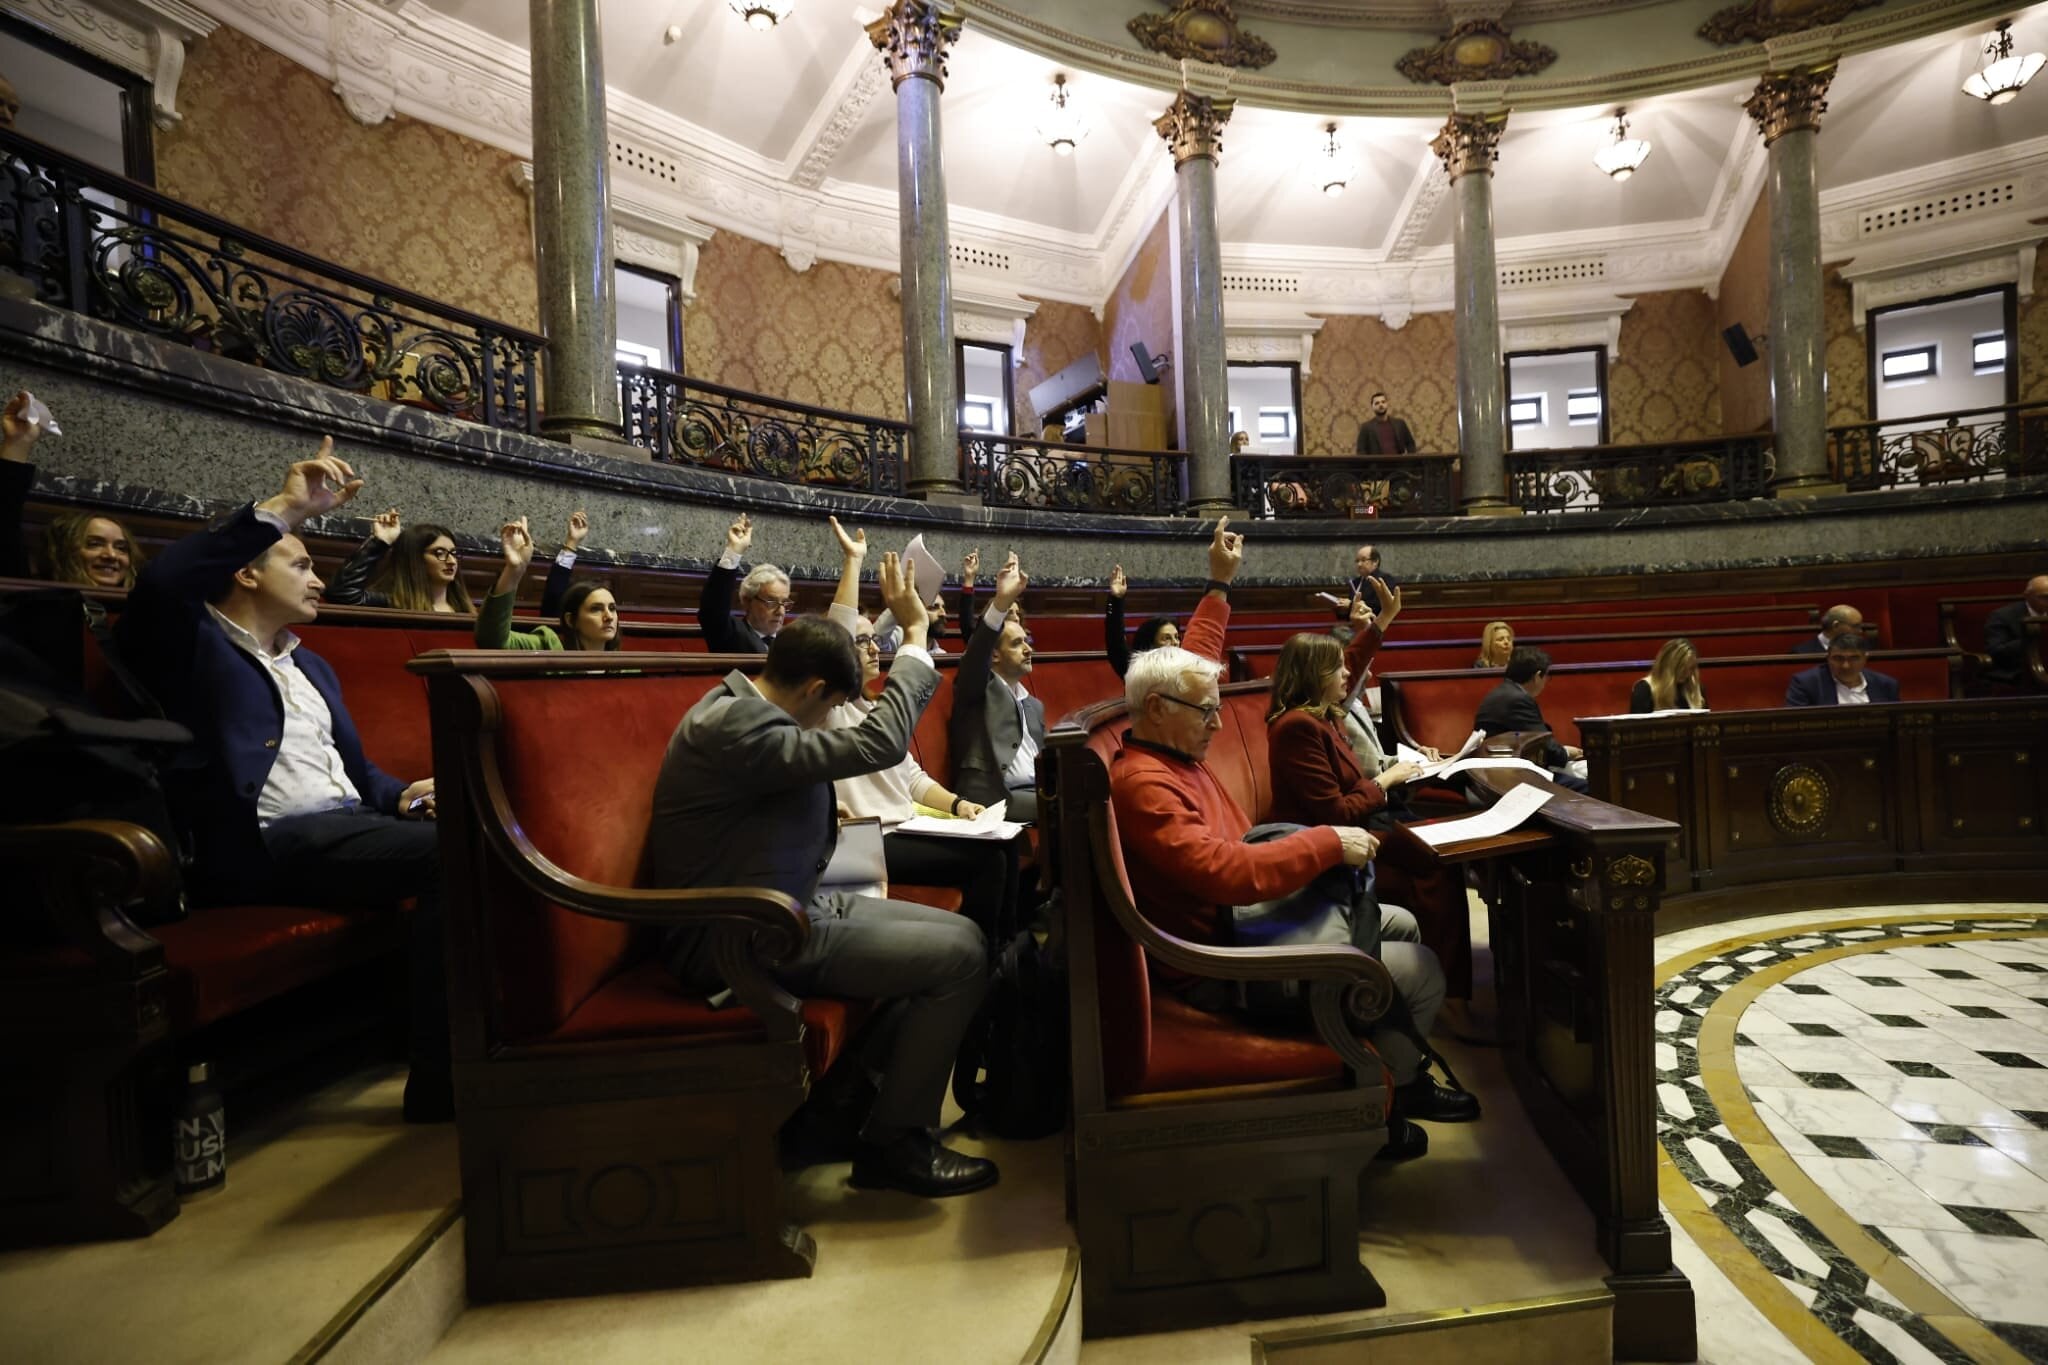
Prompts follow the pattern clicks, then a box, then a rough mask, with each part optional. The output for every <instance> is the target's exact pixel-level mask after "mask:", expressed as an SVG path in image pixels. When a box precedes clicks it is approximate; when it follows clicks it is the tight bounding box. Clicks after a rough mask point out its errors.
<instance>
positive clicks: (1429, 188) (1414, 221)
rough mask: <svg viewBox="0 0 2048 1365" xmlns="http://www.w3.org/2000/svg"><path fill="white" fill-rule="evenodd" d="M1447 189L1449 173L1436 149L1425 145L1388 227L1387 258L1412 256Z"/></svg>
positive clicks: (1399, 258)
mask: <svg viewBox="0 0 2048 1365" xmlns="http://www.w3.org/2000/svg"><path fill="white" fill-rule="evenodd" d="M1450 192H1451V177H1450V175H1449V174H1448V173H1447V172H1446V171H1445V170H1444V166H1443V162H1442V161H1441V160H1440V159H1439V158H1438V157H1437V154H1436V153H1435V152H1433V151H1429V150H1428V149H1424V151H1423V153H1422V163H1421V165H1420V167H1419V168H1418V169H1417V171H1416V174H1415V178H1414V179H1413V180H1412V181H1410V182H1409V185H1408V194H1407V196H1406V197H1405V198H1404V199H1402V201H1401V207H1400V208H1399V209H1398V210H1397V211H1396V212H1395V214H1394V221H1393V223H1392V225H1391V226H1390V228H1389V230H1388V233H1387V245H1386V250H1385V256H1386V259H1388V260H1390V261H1407V260H1413V259H1414V257H1415V249H1416V247H1417V246H1419V245H1420V244H1421V242H1422V234H1423V233H1424V232H1426V231H1427V230H1428V229H1429V223H1430V219H1432V218H1434V217H1435V216H1436V210H1437V206H1438V205H1439V204H1441V203H1443V201H1444V196H1445V195H1447V194H1449V193H1450Z"/></svg>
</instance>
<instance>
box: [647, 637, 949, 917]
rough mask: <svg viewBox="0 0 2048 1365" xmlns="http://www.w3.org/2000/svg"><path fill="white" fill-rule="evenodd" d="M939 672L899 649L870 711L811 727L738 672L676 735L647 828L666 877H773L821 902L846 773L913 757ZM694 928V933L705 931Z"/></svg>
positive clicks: (805, 899)
mask: <svg viewBox="0 0 2048 1365" xmlns="http://www.w3.org/2000/svg"><path fill="white" fill-rule="evenodd" d="M938 685H939V675H938V673H937V672H936V671H935V670H934V669H933V668H932V666H931V665H930V664H928V663H926V662H924V661H923V660H922V659H918V658H914V657H912V658H904V657H900V656H899V657H898V658H897V660H896V662H895V663H894V665H892V666H891V667H890V669H889V683H888V686H886V687H885V688H883V689H882V697H881V700H880V701H879V702H878V703H877V704H876V706H875V708H874V710H872V711H870V712H869V713H868V716H867V719H866V720H864V721H862V722H861V723H860V724H859V725H856V726H854V727H852V728H851V729H845V730H803V729H799V728H798V727H797V723H796V722H795V721H794V720H792V719H791V718H790V715H789V713H788V712H786V711H784V710H783V709H782V708H781V707H779V706H777V705H776V704H775V703H773V702H771V701H769V700H767V699H766V698H765V697H763V696H761V694H760V693H759V692H757V691H755V690H754V686H753V684H752V683H751V682H749V681H748V680H747V677H746V675H745V674H744V673H740V672H737V671H735V672H733V673H731V674H730V675H728V676H727V677H726V679H725V681H724V682H722V683H720V684H719V685H718V686H717V687H715V688H713V689H712V690H711V691H710V692H709V693H707V694H706V695H705V697H704V699H703V700H702V701H700V702H698V703H697V704H696V705H695V706H693V707H691V708H690V711H689V714H688V715H686V716H684V717H683V721H682V724H680V725H678V726H677V727H676V732H675V735H674V736H673V737H672V738H670V740H669V742H668V754H667V756H666V757H665V758H663V759H662V763H661V776H660V777H659V778H658V779H657V780H656V782H655V784H654V818H653V821H652V822H651V823H650V824H649V826H648V830H647V843H648V848H649V850H650V853H649V866H650V870H651V873H652V875H653V877H654V880H655V884H656V885H658V886H764V887H768V888H771V889H773V890H776V891H781V892H784V893H786V894H788V895H790V896H793V897H795V898H796V900H797V902H798V903H799V904H801V905H806V906H808V905H810V904H811V902H812V901H813V899H814V898H815V897H816V894H817V889H818V877H819V875H820V874H821V873H823V872H824V870H825V865H826V864H827V863H829V862H831V861H832V849H833V846H834V845H836V844H837V843H838V842H839V822H838V815H837V805H836V803H835V801H834V799H833V795H832V783H833V781H834V779H836V778H841V777H856V776H859V775H860V774H862V773H871V772H876V771H878V770H880V769H882V768H888V767H893V766H894V765H896V764H898V763H900V762H902V761H903V755H904V754H905V753H906V752H908V750H909V747H910V734H911V731H912V730H914V729H915V728H916V726H917V718H918V715H919V714H920V713H921V712H923V710H924V708H925V704H926V703H927V702H929V701H930V700H931V699H932V693H933V692H934V691H936V690H937V688H938ZM693 937H694V936H693Z"/></svg>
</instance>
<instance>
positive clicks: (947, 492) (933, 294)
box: [868, 0, 963, 500]
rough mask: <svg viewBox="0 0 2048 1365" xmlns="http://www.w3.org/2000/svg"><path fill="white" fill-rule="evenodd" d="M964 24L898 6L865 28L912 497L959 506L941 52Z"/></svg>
mask: <svg viewBox="0 0 2048 1365" xmlns="http://www.w3.org/2000/svg"><path fill="white" fill-rule="evenodd" d="M959 36H960V16H959V15H958V14H956V13H954V12H953V11H952V10H950V9H948V8H945V7H943V6H941V5H939V4H936V3H933V0H896V3H894V4H892V5H891V6H890V7H889V10H888V12H887V13H886V14H884V15H883V16H882V17H881V18H879V19H877V20H875V21H874V22H873V23H871V24H869V25H868V37H869V38H870V39H871V40H873V42H874V45H875V46H876V48H878V49H879V50H880V51H881V53H882V60H883V61H884V62H885V63H886V64H887V65H888V68H889V82H890V84H891V85H892V86H893V87H894V88H895V91H896V203H897V224H898V226H897V231H898V232H899V234H900V235H901V237H902V262H903V395H904V404H905V406H906V407H907V408H908V410H909V416H910V427H911V446H910V485H909V492H910V494H911V496H912V497H919V498H925V499H928V500H929V499H933V498H937V499H939V500H952V499H958V498H959V497H961V495H962V493H963V487H962V484H961V482H960V394H959V391H958V387H957V380H956V378H955V375H954V371H953V274H952V265H953V245H952V237H951V234H950V232H949V231H948V230H947V226H946V173H945V167H944V166H943V165H942V164H941V161H940V155H939V96H940V94H942V93H943V92H944V90H945V88H946V49H947V48H948V47H950V46H951V45H952V43H953V40H954V39H955V38H958V37H959Z"/></svg>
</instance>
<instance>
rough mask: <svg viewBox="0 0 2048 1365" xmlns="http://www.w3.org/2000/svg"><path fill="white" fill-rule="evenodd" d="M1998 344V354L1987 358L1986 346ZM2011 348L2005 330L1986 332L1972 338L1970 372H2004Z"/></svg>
mask: <svg viewBox="0 0 2048 1365" xmlns="http://www.w3.org/2000/svg"><path fill="white" fill-rule="evenodd" d="M1990 346H1996V347H1997V348H1998V354H1997V355H1996V356H1995V357H1993V358H1991V359H1986V358H1985V355H1984V351H1985V348H1986V347H1990ZM2009 350H2010V348H2009V347H2008V346H2007V345H2006V338H2005V333H2004V332H1986V333H1984V334H1983V335H1981V336H1974V337H1971V338H1970V372H1971V373H1972V374H2004V373H2005V360H2006V356H2007V354H2008V352H2009Z"/></svg>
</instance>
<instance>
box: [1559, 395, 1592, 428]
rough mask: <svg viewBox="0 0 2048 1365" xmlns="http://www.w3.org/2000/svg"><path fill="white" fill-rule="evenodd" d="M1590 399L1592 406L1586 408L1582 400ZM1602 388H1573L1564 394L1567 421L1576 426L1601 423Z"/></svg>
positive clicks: (1590, 425)
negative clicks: (1583, 406) (1582, 404)
mask: <svg viewBox="0 0 2048 1365" xmlns="http://www.w3.org/2000/svg"><path fill="white" fill-rule="evenodd" d="M1588 399H1590V400H1591V402H1592V407H1591V408H1590V409H1585V408H1582V407H1581V406H1580V404H1581V403H1582V402H1584V401H1585V400H1588ZM1600 406H1601V405H1600V390H1598V389H1572V390H1570V391H1569V392H1567V393H1566V394H1565V396H1564V416H1565V421H1566V422H1567V423H1569V424H1570V425H1572V426H1575V427H1597V426H1599V425H1600Z"/></svg>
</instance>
